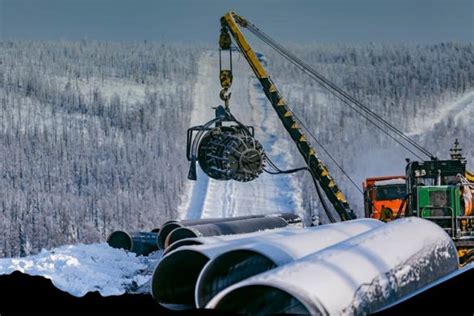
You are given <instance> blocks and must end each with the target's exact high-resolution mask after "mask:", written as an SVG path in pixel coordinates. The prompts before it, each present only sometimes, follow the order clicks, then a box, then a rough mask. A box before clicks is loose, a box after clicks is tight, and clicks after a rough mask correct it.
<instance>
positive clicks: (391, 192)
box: [362, 176, 407, 222]
mask: <svg viewBox="0 0 474 316" xmlns="http://www.w3.org/2000/svg"><path fill="white" fill-rule="evenodd" d="M362 186H363V188H364V209H365V217H367V218H375V219H379V220H382V221H384V222H387V221H390V220H392V219H393V218H395V217H399V216H404V212H405V210H404V209H402V210H400V207H401V206H402V204H404V203H403V200H404V198H405V196H406V195H407V190H406V178H405V176H387V177H374V178H367V179H366V180H365V182H364V183H362ZM404 206H405V205H404ZM399 211H400V212H401V214H398V213H399Z"/></svg>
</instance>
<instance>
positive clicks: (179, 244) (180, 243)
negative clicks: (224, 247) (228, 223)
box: [163, 238, 204, 256]
mask: <svg viewBox="0 0 474 316" xmlns="http://www.w3.org/2000/svg"><path fill="white" fill-rule="evenodd" d="M203 244H204V243H203V242H202V241H199V240H197V239H196V238H186V239H182V240H178V241H176V242H174V243H172V244H171V245H169V246H168V247H166V249H165V251H163V256H164V255H166V254H168V253H170V252H171V251H173V250H176V249H178V248H179V247H183V246H199V245H203Z"/></svg>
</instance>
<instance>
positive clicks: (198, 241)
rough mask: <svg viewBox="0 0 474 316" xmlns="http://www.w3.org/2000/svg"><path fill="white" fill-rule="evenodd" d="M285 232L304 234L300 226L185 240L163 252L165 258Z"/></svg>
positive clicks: (175, 243) (177, 242)
mask: <svg viewBox="0 0 474 316" xmlns="http://www.w3.org/2000/svg"><path fill="white" fill-rule="evenodd" d="M283 230H284V231H292V232H293V231H295V232H298V233H299V232H303V229H302V227H300V226H298V225H288V226H287V227H284V228H276V229H267V230H264V231H258V232H253V233H245V234H236V235H220V236H208V237H196V238H185V239H181V240H178V241H176V242H174V243H172V244H170V245H169V246H168V247H166V249H165V250H164V251H163V256H165V255H167V254H168V253H170V252H171V251H174V250H176V249H178V248H180V247H183V246H199V245H207V244H214V243H218V242H227V241H231V240H237V239H242V238H250V237H256V236H260V235H262V234H267V233H273V232H275V231H283Z"/></svg>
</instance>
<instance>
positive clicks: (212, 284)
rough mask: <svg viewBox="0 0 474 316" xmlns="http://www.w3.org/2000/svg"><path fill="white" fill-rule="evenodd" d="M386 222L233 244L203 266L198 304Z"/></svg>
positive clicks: (322, 228) (351, 224)
mask: <svg viewBox="0 0 474 316" xmlns="http://www.w3.org/2000/svg"><path fill="white" fill-rule="evenodd" d="M382 225H384V223H383V222H381V221H378V220H375V219H358V220H352V221H347V222H343V223H336V224H328V225H321V226H316V227H312V228H311V229H306V230H305V233H302V234H298V235H293V236H288V237H286V238H280V239H269V240H264V239H263V240H261V239H256V240H255V242H253V243H248V244H244V245H239V246H237V247H232V248H231V249H229V250H228V251H226V252H224V253H222V254H220V255H219V256H217V257H215V258H214V259H212V260H211V261H209V262H208V263H207V264H206V266H205V267H204V268H203V269H202V271H201V273H200V275H199V278H198V281H197V284H196V290H195V303H196V306H197V307H204V306H205V305H206V304H207V303H208V302H209V301H210V300H211V299H212V298H213V297H214V296H215V295H216V294H217V293H219V292H220V291H221V290H223V289H225V288H226V287H228V286H230V285H232V284H234V283H237V282H239V281H241V280H244V279H246V278H248V277H251V276H253V275H256V274H259V273H262V272H265V271H267V270H270V269H273V268H275V267H278V266H281V265H284V264H286V263H288V262H291V261H294V260H296V259H299V258H302V257H304V256H307V255H309V254H312V253H315V252H317V251H319V250H321V249H324V248H326V247H329V246H332V245H334V244H336V243H338V242H341V241H343V240H346V239H349V238H351V237H354V236H356V235H359V234H361V233H364V232H366V231H369V230H371V229H374V228H377V227H380V226H382Z"/></svg>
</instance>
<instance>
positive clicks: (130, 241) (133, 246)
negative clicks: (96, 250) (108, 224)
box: [107, 230, 158, 256]
mask: <svg viewBox="0 0 474 316" xmlns="http://www.w3.org/2000/svg"><path fill="white" fill-rule="evenodd" d="M156 236H157V233H153V232H133V233H127V232H124V231H121V230H117V231H114V232H113V233H112V234H110V236H109V238H107V243H108V244H109V246H110V247H112V248H121V249H125V250H128V251H131V252H134V253H135V254H137V255H143V256H146V255H148V254H149V253H151V252H153V251H156V250H158V247H157V245H156Z"/></svg>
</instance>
